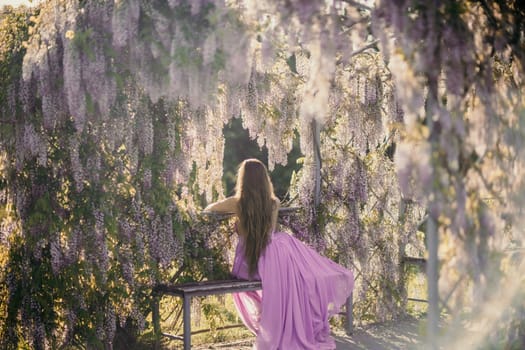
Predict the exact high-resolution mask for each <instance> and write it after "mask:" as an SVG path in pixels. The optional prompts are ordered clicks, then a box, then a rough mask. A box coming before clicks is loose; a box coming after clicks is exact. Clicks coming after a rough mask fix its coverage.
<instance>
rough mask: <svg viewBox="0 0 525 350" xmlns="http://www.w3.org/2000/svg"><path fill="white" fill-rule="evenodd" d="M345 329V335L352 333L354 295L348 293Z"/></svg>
mask: <svg viewBox="0 0 525 350" xmlns="http://www.w3.org/2000/svg"><path fill="white" fill-rule="evenodd" d="M345 329H346V334H347V335H352V334H353V333H354V293H353V292H352V293H350V296H349V297H348V299H346V320H345Z"/></svg>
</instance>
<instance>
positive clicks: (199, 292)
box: [152, 279, 353, 350]
mask: <svg viewBox="0 0 525 350" xmlns="http://www.w3.org/2000/svg"><path fill="white" fill-rule="evenodd" d="M260 289H262V285H261V281H247V280H240V279H231V280H223V281H204V282H195V283H185V284H173V285H168V284H159V285H157V286H155V287H154V288H153V295H154V300H155V302H154V304H153V306H152V309H153V310H152V311H153V327H154V332H155V338H156V343H155V348H156V349H159V348H160V336H169V337H170V338H174V339H179V340H183V341H184V349H185V350H189V349H191V307H190V306H191V298H192V297H195V296H208V295H217V294H226V293H237V292H247V291H252V290H260ZM163 295H173V296H178V297H180V298H182V322H183V335H182V337H181V336H177V335H170V334H165V333H162V331H161V329H160V316H159V303H158V302H159V299H160V298H161V297H162V296H163ZM352 306H353V305H352V295H350V297H349V298H348V299H347V300H346V310H345V313H344V315H345V316H346V327H345V328H346V332H347V333H348V334H351V333H352V331H353V315H352Z"/></svg>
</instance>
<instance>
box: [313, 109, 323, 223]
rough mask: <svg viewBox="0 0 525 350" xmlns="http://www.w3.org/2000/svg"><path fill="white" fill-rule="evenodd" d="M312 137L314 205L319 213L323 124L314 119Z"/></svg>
mask: <svg viewBox="0 0 525 350" xmlns="http://www.w3.org/2000/svg"><path fill="white" fill-rule="evenodd" d="M312 138H313V146H314V149H313V151H314V167H315V182H314V186H315V188H314V206H315V211H316V213H317V207H318V206H319V203H320V201H321V141H320V138H321V126H320V125H319V123H318V122H317V120H315V119H314V120H312Z"/></svg>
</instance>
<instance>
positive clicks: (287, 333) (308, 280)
mask: <svg viewBox="0 0 525 350" xmlns="http://www.w3.org/2000/svg"><path fill="white" fill-rule="evenodd" d="M247 266H248V265H247V263H246V261H245V258H244V242H243V241H242V239H239V243H238V244H237V249H236V252H235V260H234V264H233V275H234V276H236V277H238V278H243V279H260V280H261V281H262V292H261V291H256V292H243V293H236V294H234V296H233V297H234V301H235V305H236V306H237V310H238V311H239V314H240V316H241V319H242V320H243V322H244V324H245V325H246V326H247V327H248V328H249V329H250V330H251V331H252V332H253V333H254V334H256V335H257V339H256V345H255V348H256V349H258V350H274V349H275V350H299V349H301V350H303V349H312V350H314V349H315V350H318V349H335V342H334V340H333V338H332V337H331V336H330V325H329V323H328V318H329V317H330V316H332V315H334V314H336V313H338V312H339V310H340V307H341V305H342V304H344V302H345V301H346V299H347V298H348V296H349V295H350V293H351V292H352V290H353V287H354V276H353V273H352V272H351V271H350V270H347V269H345V268H344V267H342V266H340V265H338V264H336V263H334V262H333V261H331V260H330V259H328V258H325V257H323V256H321V255H319V254H318V253H317V252H316V251H315V250H313V249H311V248H310V247H308V246H307V245H305V244H304V243H303V242H301V241H299V240H298V239H296V238H295V237H293V236H291V235H289V234H287V233H283V232H279V233H274V234H273V236H272V239H271V242H270V243H269V244H268V246H267V247H266V249H265V251H264V254H263V255H262V256H261V257H260V258H259V263H258V271H257V273H256V274H255V275H254V276H249V274H248V268H247Z"/></svg>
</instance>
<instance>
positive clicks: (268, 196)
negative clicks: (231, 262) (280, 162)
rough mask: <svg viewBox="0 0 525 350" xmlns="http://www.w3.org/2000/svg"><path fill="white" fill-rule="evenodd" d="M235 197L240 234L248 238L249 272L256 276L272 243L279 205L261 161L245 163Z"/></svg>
mask: <svg viewBox="0 0 525 350" xmlns="http://www.w3.org/2000/svg"><path fill="white" fill-rule="evenodd" d="M235 196H236V197H237V198H238V208H237V209H238V214H239V231H240V233H241V234H242V235H243V236H244V237H245V251H244V256H245V258H246V261H247V262H248V271H249V273H250V274H253V273H254V272H255V271H256V270H257V263H258V262H259V257H260V256H261V254H262V252H263V251H264V249H265V248H266V246H267V245H268V242H269V241H270V236H271V233H272V232H271V230H272V226H273V222H272V217H273V216H272V214H273V211H274V209H275V205H276V197H275V194H274V193H273V185H272V182H271V180H270V177H269V176H268V171H267V170H266V167H265V166H264V164H263V163H262V162H261V161H259V160H257V159H247V160H245V161H243V162H242V163H241V165H240V166H239V171H238V173H237V185H236V193H235Z"/></svg>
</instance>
